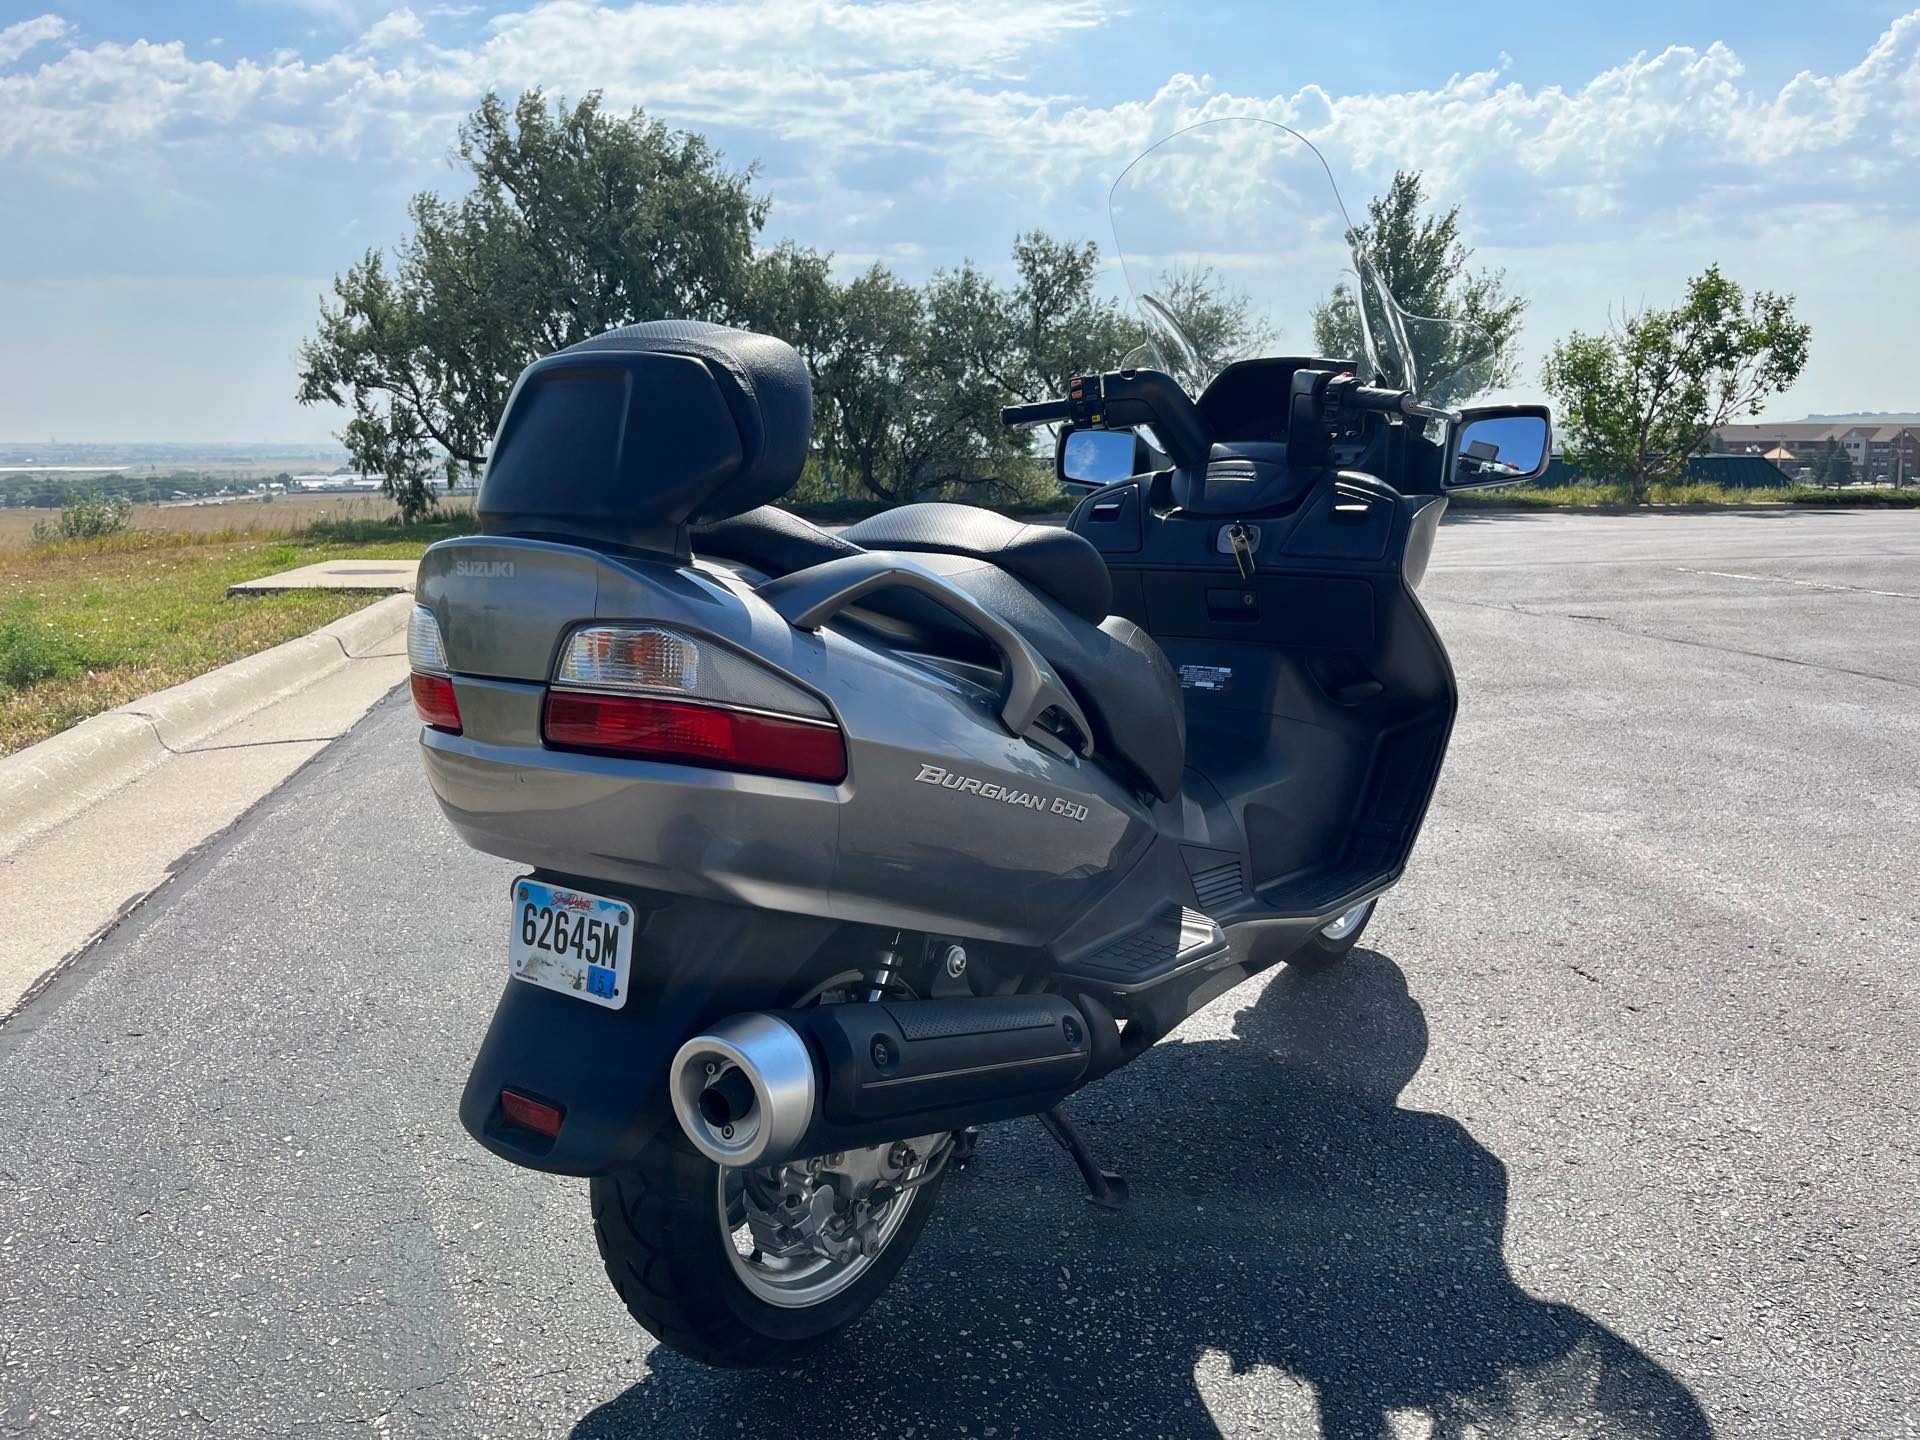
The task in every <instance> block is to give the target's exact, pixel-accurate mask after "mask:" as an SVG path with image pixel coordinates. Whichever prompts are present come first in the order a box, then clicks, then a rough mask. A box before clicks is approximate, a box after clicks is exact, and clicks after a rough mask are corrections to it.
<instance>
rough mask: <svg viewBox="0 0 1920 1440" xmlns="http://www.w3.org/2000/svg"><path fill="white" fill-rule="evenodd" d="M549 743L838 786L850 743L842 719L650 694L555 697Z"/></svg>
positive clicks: (559, 694)
mask: <svg viewBox="0 0 1920 1440" xmlns="http://www.w3.org/2000/svg"><path fill="white" fill-rule="evenodd" d="M545 732H546V739H547V744H549V745H551V746H553V747H555V748H556V749H561V750H590V751H593V752H595V753H597V754H603V755H636V756H642V757H644V758H646V759H649V760H670V761H673V762H674V763H675V764H679V765H702V766H706V767H707V768H709V769H715V770H742V771H746V772H748V773H751V774H755V775H778V776H782V777H785V778H787V779H791V780H819V781H823V782H825V783H827V784H837V783H838V782H839V781H841V780H844V779H846V776H847V747H846V742H845V741H844V740H843V739H842V738H841V735H840V729H839V727H838V726H837V725H833V724H830V723H822V722H819V721H809V720H789V719H785V718H782V717H780V716H777V715H761V714H757V713H755V712H754V711H751V710H728V709H724V708H722V707H720V706H717V705H690V704H687V703H686V702H685V701H680V700H661V699H656V698H654V697H653V696H648V695H583V694H575V693H571V692H568V691H564V690H555V691H551V692H549V693H548V695H547V713H546V722H545Z"/></svg>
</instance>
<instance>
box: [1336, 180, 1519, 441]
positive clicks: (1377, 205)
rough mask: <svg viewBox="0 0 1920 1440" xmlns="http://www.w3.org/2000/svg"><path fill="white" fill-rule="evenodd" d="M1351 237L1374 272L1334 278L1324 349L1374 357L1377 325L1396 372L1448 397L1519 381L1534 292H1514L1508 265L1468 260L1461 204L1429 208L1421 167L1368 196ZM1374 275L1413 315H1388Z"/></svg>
mask: <svg viewBox="0 0 1920 1440" xmlns="http://www.w3.org/2000/svg"><path fill="white" fill-rule="evenodd" d="M1349 239H1350V240H1351V241H1352V243H1353V246H1354V248H1355V250H1356V251H1357V252H1358V253H1359V254H1360V256H1361V257H1362V258H1363V260H1364V262H1365V265H1366V268H1367V269H1370V270H1371V271H1372V275H1371V276H1366V277H1363V278H1362V279H1361V280H1360V281H1359V282H1358V283H1355V282H1350V281H1342V282H1341V283H1340V284H1338V285H1336V286H1334V289H1333V294H1332V296H1331V297H1330V298H1329V299H1328V301H1327V302H1326V303H1325V304H1324V305H1322V306H1321V307H1320V308H1319V309H1318V310H1317V311H1315V312H1314V317H1313V338H1314V345H1315V346H1316V348H1318V350H1319V352H1320V353H1321V354H1322V355H1324V356H1327V357H1329V358H1332V359H1351V360H1361V359H1364V358H1365V355H1366V345H1365V333H1371V335H1372V337H1373V340H1374V348H1375V351H1376V353H1377V354H1378V356H1379V358H1380V360H1381V362H1382V363H1383V364H1385V365H1386V366H1387V367H1388V369H1389V371H1390V372H1391V373H1390V374H1389V375H1388V377H1387V378H1388V379H1390V380H1391V381H1393V382H1395V383H1397V384H1401V385H1406V386H1409V387H1411V388H1414V389H1416V390H1418V391H1419V392H1420V394H1422V395H1423V396H1425V397H1426V398H1428V399H1429V400H1431V401H1433V402H1434V403H1435V404H1440V405H1447V404H1452V403H1454V402H1456V401H1459V400H1465V399H1469V398H1471V397H1472V396H1473V395H1475V394H1477V393H1479V392H1481V391H1484V390H1490V389H1496V388H1498V387H1500V386H1504V385H1511V384H1512V383H1513V381H1514V380H1515V379H1516V378H1517V376H1518V373H1519V371H1518V360H1517V358H1516V357H1515V355H1514V352H1513V340H1514V338H1515V337H1516V336H1517V335H1518V334H1519V333H1520V320H1521V317H1522V316H1523V315H1524V314H1525V312H1526V308H1527V302H1526V301H1525V300H1524V299H1522V298H1520V297H1519V296H1515V295H1509V294H1508V293H1507V289H1506V276H1505V274H1504V272H1502V271H1499V270H1475V271H1470V270H1469V269H1468V268H1467V266H1468V262H1469V261H1470V260H1471V259H1472V258H1473V251H1472V250H1471V249H1470V248H1468V246H1467V245H1466V243H1465V242H1464V241H1462V240H1461V238H1460V207H1459V206H1458V205H1455V206H1452V207H1451V208H1449V209H1447V210H1444V211H1438V212H1429V211H1428V210H1427V200H1426V194H1425V190H1424V187H1423V183H1422V179H1421V174H1420V172H1419V171H1418V170H1399V171H1396V172H1394V177H1393V183H1392V184H1391V185H1389V186H1388V187H1387V193H1386V194H1384V195H1378V196H1375V197H1374V198H1373V199H1372V200H1369V201H1368V202H1367V218H1366V220H1365V221H1363V222H1362V223H1360V224H1358V225H1356V226H1355V227H1354V229H1353V233H1352V235H1351V236H1350V237H1349ZM1371 280H1377V281H1378V282H1379V284H1380V285H1383V286H1384V287H1385V289H1386V291H1387V292H1388V293H1389V294H1390V295H1391V296H1392V297H1393V299H1394V300H1395V301H1396V302H1397V303H1398V307H1399V309H1400V310H1401V311H1402V312H1404V317H1390V316H1389V315H1388V313H1387V308H1386V305H1385V303H1384V301H1382V300H1381V298H1380V296H1379V294H1378V292H1377V290H1376V289H1375V287H1374V286H1373V285H1372V284H1371V283H1369V281H1371ZM1396 319H1398V320H1399V323H1398V324H1396V323H1395V320H1396ZM1363 327H1364V330H1363ZM1401 337H1404V340H1405V348H1406V350H1410V351H1411V353H1410V354H1409V353H1404V352H1403V347H1402V344H1401Z"/></svg>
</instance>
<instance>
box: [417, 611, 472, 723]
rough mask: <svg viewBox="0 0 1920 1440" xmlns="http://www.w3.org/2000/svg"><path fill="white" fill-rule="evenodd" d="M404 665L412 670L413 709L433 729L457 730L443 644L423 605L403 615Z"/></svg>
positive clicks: (457, 716)
mask: <svg viewBox="0 0 1920 1440" xmlns="http://www.w3.org/2000/svg"><path fill="white" fill-rule="evenodd" d="M407 664H408V666H409V667H411V669H412V670H413V678H412V687H413V708H414V709H415V710H416V711H418V712H419V714H420V719H421V720H422V721H423V722H424V723H425V724H427V725H430V726H432V727H433V728H434V729H435V730H445V731H447V732H448V733H449V734H452V735H458V734H459V733H460V699H459V697H458V696H457V695H455V694H454V690H453V677H452V676H451V674H449V673H448V672H449V666H448V665H447V647H446V644H445V642H443V641H442V640H441V638H440V622H439V621H437V620H435V619H434V618H433V612H432V611H431V610H429V609H427V607H426V606H424V605H416V606H414V607H413V614H411V615H410V616H408V617H407Z"/></svg>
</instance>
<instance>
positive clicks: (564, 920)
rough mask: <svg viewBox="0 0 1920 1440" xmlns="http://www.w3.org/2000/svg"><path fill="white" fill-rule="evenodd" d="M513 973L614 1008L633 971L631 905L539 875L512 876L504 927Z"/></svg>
mask: <svg viewBox="0 0 1920 1440" xmlns="http://www.w3.org/2000/svg"><path fill="white" fill-rule="evenodd" d="M507 958H508V962H509V964H510V966H511V969H512V973H513V977H514V978H515V979H516V980H524V981H526V982H527V983H528V984H529V985H539V986H541V987H543V988H544V989H547V990H558V991H560V992H561V993H562V994H563V995H572V996H574V997H575V998H576V999H580V1000H585V1001H587V1002H588V1003H589V1004H592V1005H604V1006H605V1007H606V1008H607V1009H609V1010H618V1009H619V1008H620V1007H621V1006H622V1005H624V1004H626V1003H627V988H628V979H629V977H630V976H631V974H632V971H633V907H632V906H631V905H629V904H627V903H626V902H625V901H624V900H610V899H608V898H607V897H606V896H604V895H589V894H588V893H587V892H586V891H584V890H569V889H566V888H564V887H562V886H558V885H547V884H544V883H543V882H541V881H539V880H516V881H515V882H514V886H513V917H512V921H511V923H510V924H509V925H508V927H507Z"/></svg>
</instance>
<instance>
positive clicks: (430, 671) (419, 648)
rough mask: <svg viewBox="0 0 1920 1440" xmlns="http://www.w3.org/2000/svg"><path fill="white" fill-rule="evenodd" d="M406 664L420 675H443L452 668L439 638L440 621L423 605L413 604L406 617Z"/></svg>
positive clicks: (445, 649) (445, 648)
mask: <svg viewBox="0 0 1920 1440" xmlns="http://www.w3.org/2000/svg"><path fill="white" fill-rule="evenodd" d="M407 664H408V666H409V667H410V668H412V669H413V670H414V671H416V672H417V673H419V674H422V675H445V674H446V673H447V672H448V671H449V670H450V669H451V668H452V667H451V666H449V665H448V664H447V647H446V645H445V643H444V642H442V640H441V639H440V622H439V621H438V620H435V619H434V618H433V611H431V610H429V609H428V608H427V607H426V606H424V605H416V606H414V607H413V613H412V614H411V615H409V616H408V617H407Z"/></svg>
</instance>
